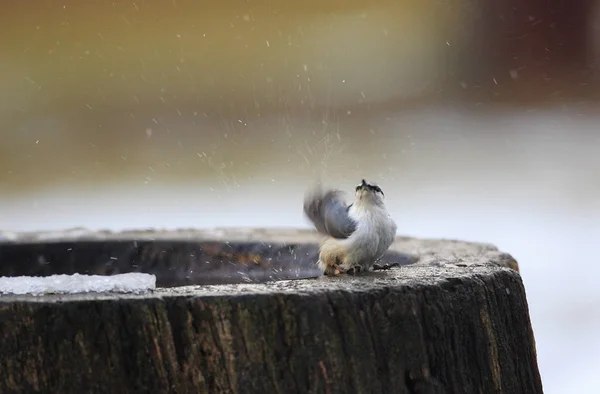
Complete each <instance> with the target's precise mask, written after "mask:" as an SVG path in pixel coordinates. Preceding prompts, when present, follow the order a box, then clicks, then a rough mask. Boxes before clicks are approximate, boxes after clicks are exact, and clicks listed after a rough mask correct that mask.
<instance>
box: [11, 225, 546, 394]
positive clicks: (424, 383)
mask: <svg viewBox="0 0 600 394" xmlns="http://www.w3.org/2000/svg"><path fill="white" fill-rule="evenodd" d="M283 233H285V232H283ZM302 234H303V235H302ZM288 236H289V237H288ZM202 237H204V238H206V234H204V235H202ZM202 237H200V236H199V238H202ZM223 237H224V238H229V239H237V238H236V235H235V234H233V233H229V237H228V235H227V234H224V235H223ZM244 237H245V239H247V240H248V239H251V238H252V237H254V239H259V238H263V239H269V240H271V241H272V240H274V239H278V240H279V241H278V242H283V243H286V242H288V241H289V239H292V238H294V237H293V236H291V233H289V232H288V233H287V235H285V234H284V235H279V236H278V235H277V232H276V231H272V232H265V233H261V235H260V236H256V233H254V234H251V233H249V234H248V235H247V236H241V238H244ZM286 237H288V238H289V239H288V238H286ZM302 237H305V238H302ZM311 237H314V235H309V234H308V233H304V232H299V233H297V234H296V238H297V241H298V242H300V241H301V239H302V240H304V241H306V240H308V239H313V240H314V238H311ZM115 238H118V236H117V235H115ZM204 238H203V239H204ZM216 238H217V237H212V239H213V240H214V239H216ZM241 238H240V239H241ZM21 240H22V239H21ZM38 241H39V240H37V241H36V242H38ZM13 242H14V243H18V242H19V241H18V240H15V241H13ZM394 249H395V251H398V252H402V253H404V254H405V255H413V256H417V259H416V260H415V261H416V262H415V263H413V264H410V265H404V266H401V267H395V268H391V269H388V270H385V271H377V272H370V273H366V274H362V275H358V276H345V277H338V278H328V277H318V278H314V279H303V280H286V281H277V282H269V283H253V284H241V283H238V284H224V285H202V286H198V285H196V286H185V287H174V288H159V289H157V290H156V291H154V292H153V293H152V294H146V295H115V294H72V295H51V296H44V297H34V296H2V297H0V336H1V338H2V341H0V355H1V356H0V392H2V393H13V392H15V393H16V392H19V393H22V392H47V393H144V392H152V393H170V392H171V393H261V394H262V393H285V394H288V393H327V394H329V393H386V394H387V393H411V394H412V393H465V394H466V393H511V394H513V393H516V394H518V393H542V384H541V380H540V375H539V371H538V367H537V360H536V352H535V342H534V337H533V332H532V328H531V324H530V319H529V311H528V306H527V301H526V294H525V289H524V286H523V283H522V281H521V277H520V276H519V274H518V272H517V271H516V270H514V269H511V268H507V266H512V267H513V268H516V262H515V261H514V259H512V258H511V257H510V256H509V255H507V254H505V253H501V252H499V251H498V250H497V249H496V248H495V247H493V246H490V245H485V244H471V243H464V242H458V241H442V240H418V239H413V238H399V239H398V241H397V243H396V245H395V246H394ZM4 263H5V261H4V260H1V261H0V264H4Z"/></svg>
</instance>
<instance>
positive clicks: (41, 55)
mask: <svg viewBox="0 0 600 394" xmlns="http://www.w3.org/2000/svg"><path fill="white" fill-rule="evenodd" d="M0 29H1V33H2V34H0V92H2V93H1V94H0V191H1V193H0V230H40V229H50V230H52V229H61V228H65V227H74V226H83V227H89V228H110V229H122V228H140V227H146V226H148V227H159V228H165V227H166V228H176V227H213V226H286V227H287V226H294V227H297V226H307V223H306V221H305V220H304V218H303V216H302V211H301V208H300V207H301V203H302V195H303V192H304V190H305V189H306V187H307V186H308V185H309V183H310V182H313V181H315V180H316V179H319V178H321V179H323V180H325V181H327V182H328V183H329V184H331V185H333V186H336V187H339V188H342V189H344V190H352V187H353V186H354V185H355V184H356V183H357V182H358V181H360V179H361V178H362V177H365V178H367V179H369V180H370V181H374V182H377V183H379V184H380V185H381V186H382V188H383V189H384V190H385V192H386V196H387V202H386V204H387V205H388V207H389V209H390V212H391V214H392V215H393V216H394V217H395V218H396V219H397V221H398V223H399V233H402V234H407V235H416V236H423V237H443V238H462V239H466V240H471V241H484V242H492V243H495V244H496V245H498V246H499V247H500V248H501V249H503V250H505V251H507V252H510V253H511V254H513V255H514V256H515V257H516V258H517V260H518V261H519V263H520V266H521V273H522V275H523V279H524V282H525V285H526V288H527V291H528V297H529V303H530V309H531V316H532V320H533V327H534V331H535V334H536V341H537V347H538V357H539V364H540V369H541V372H542V378H543V381H544V385H545V387H544V389H545V392H546V393H547V394H553V393H554V394H563V393H567V392H569V393H571V392H572V393H579V394H581V393H590V394H591V393H594V394H595V393H597V392H599V391H600V382H599V380H600V378H598V375H597V371H598V369H599V368H600V360H599V359H598V357H597V355H598V354H600V339H599V337H598V335H597V333H598V332H599V331H600V313H598V310H600V309H599V308H598V306H599V305H600V291H599V290H598V289H599V287H598V284H597V278H598V277H599V276H600V264H598V263H597V251H596V248H595V245H596V243H597V242H598V239H600V225H599V223H600V187H599V185H600V134H599V130H600V111H598V109H599V103H600V102H599V101H598V98H599V96H600V94H599V93H600V83H599V81H598V77H599V75H598V73H599V71H598V67H597V64H598V60H599V59H600V5H599V4H598V3H597V2H594V1H585V0H580V1H568V0H555V1H540V0H537V1H536V0H520V1H518V0H510V1H509V0H502V1H483V0H439V1H418V0H401V1H392V0H375V1H369V2H367V1H365V2H359V1H356V0H344V1H342V0H330V1H316V0H305V1H300V2H291V1H272V0H258V1H253V0H247V1H232V0H231V1H230V0H227V1H210V2H209V1H191V0H164V1H161V0H156V1H92V0H86V1H80V0H78V1H76V0H65V1H60V2H57V1H50V0H45V1H37V2H31V1H30V2H25V1H13V2H3V3H2V4H1V5H0ZM2 236H3V235H2V233H0V237H2Z"/></svg>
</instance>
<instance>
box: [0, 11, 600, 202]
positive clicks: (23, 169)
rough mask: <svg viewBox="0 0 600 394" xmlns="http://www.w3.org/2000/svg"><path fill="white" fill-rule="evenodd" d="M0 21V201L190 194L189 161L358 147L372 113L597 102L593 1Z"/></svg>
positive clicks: (2, 16) (251, 160)
mask: <svg viewBox="0 0 600 394" xmlns="http://www.w3.org/2000/svg"><path fill="white" fill-rule="evenodd" d="M0 7H1V8H2V11H1V12H0V23H1V24H0V26H2V33H3V34H2V35H1V38H0V43H1V44H0V48H1V49H0V56H1V58H2V61H1V62H0V71H1V72H0V75H1V77H0V89H1V91H2V92H4V94H2V95H1V96H0V100H1V102H0V103H1V105H0V163H1V166H2V169H3V171H1V172H0V188H1V189H2V190H3V191H4V193H15V192H20V191H22V190H28V189H39V188H44V187H46V186H48V185H52V184H54V183H55V182H59V181H60V182H68V183H69V184H81V185H85V184H90V183H92V184H96V183H97V182H101V181H112V180H114V179H115V177H125V176H128V175H131V176H134V177H135V176H141V175H144V176H145V175H146V173H147V170H148V168H149V167H151V168H152V169H153V170H154V173H155V178H156V177H158V178H159V179H160V180H161V181H163V182H171V181H176V180H177V181H178V180H181V179H195V177H197V176H208V175H207V174H202V172H203V171H202V168H201V167H202V166H199V164H198V160H197V159H198V158H197V157H194V156H195V155H196V154H197V153H200V154H203V153H201V152H204V154H207V155H209V156H215V157H216V156H218V158H217V159H215V160H216V161H218V162H220V163H221V162H222V163H227V164H228V165H230V166H237V168H236V170H235V172H236V173H238V174H239V173H240V171H241V172H244V171H248V172H253V171H256V170H258V167H257V166H259V162H260V159H259V158H258V157H257V156H262V155H264V154H265V149H266V148H268V147H269V143H270V142H271V140H272V139H273V138H276V137H280V136H281V135H282V133H285V132H286V131H287V133H288V134H296V132H294V130H293V129H294V127H298V128H300V126H298V125H300V124H302V125H305V126H306V127H307V128H308V129H312V130H313V131H315V130H319V129H321V130H323V129H324V128H328V130H332V129H335V128H338V126H339V125H340V124H342V125H343V126H344V127H343V130H342V131H341V132H342V133H344V134H345V136H346V137H348V142H349V143H350V144H354V142H353V141H361V137H360V136H361V135H364V134H365V133H368V132H369V130H370V129H373V128H374V127H373V125H372V124H369V123H371V120H370V118H372V117H378V116H379V115H380V114H381V113H382V111H389V110H392V111H403V110H407V109H408V110H410V109H411V108H415V107H423V106H426V105H430V104H431V103H435V102H439V101H442V100H444V101H447V102H448V101H449V102H453V103H456V102H458V101H459V100H461V101H466V102H468V103H478V104H479V105H481V104H482V103H502V104H505V105H506V104H508V105H517V106H519V105H521V104H523V103H524V102H528V103H548V102H556V101H563V100H565V99H568V100H578V101H589V100H595V99H596V98H597V96H598V89H597V88H596V79H597V71H596V67H595V64H596V60H597V50H596V49H597V47H598V45H596V43H597V40H598V39H597V36H598V25H597V24H598V18H597V17H596V15H598V11H597V7H596V6H595V3H594V2H592V1H577V2H571V1H567V0H562V1H553V2H547V1H534V0H527V1H495V2H491V1H489V2H486V1H476V0H441V1H416V0H414V1H408V0H404V1H391V0H389V1H388V0H378V1H374V2H359V1H354V0H352V1H341V0H340V1H327V2H323V1H316V0H307V1H303V2H292V1H283V2H282V1H269V0H259V1H223V2H207V1H200V2H197V1H186V0H168V1H166V0H165V1H112V2H109V1H100V2H99V1H76V0H71V1H61V2H56V1H43V2H6V3H4V4H3V5H1V6H0ZM350 115H352V120H351V121H350V122H349V123H351V125H350V126H348V125H347V124H344V122H346V123H348V118H349V116H350ZM357 122H358V123H360V127H357V126H356V124H357ZM481 132H485V130H481ZM326 134H327V133H326ZM322 137H323V136H322V135H320V136H316V137H314V138H315V139H314V141H313V142H318V141H319V140H320V139H321V138H322ZM350 137H352V138H350ZM290 138H291V137H290ZM298 138H300V139H301V140H310V139H311V138H312V137H311V136H306V135H301V136H298ZM227 139H229V140H227ZM276 139H277V138H276ZM288 143H290V141H283V142H281V146H279V144H278V143H277V142H276V144H278V149H281V147H282V146H284V145H286V144H288ZM291 143H292V144H293V145H297V143H298V141H297V140H295V139H293V138H292V141H291ZM361 143H362V142H359V144H361ZM248 144H250V145H248ZM250 146H252V148H250ZM242 147H246V148H248V149H244V148H242ZM234 158H235V160H234ZM230 162H231V163H230ZM242 163H248V164H247V165H243V164H242ZM156 172H159V174H156ZM204 172H206V171H204ZM159 175H160V176H159Z"/></svg>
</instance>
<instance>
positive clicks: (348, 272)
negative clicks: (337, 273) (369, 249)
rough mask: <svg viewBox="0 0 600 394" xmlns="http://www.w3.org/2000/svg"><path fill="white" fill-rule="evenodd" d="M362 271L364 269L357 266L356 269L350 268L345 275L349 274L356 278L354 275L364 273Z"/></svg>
mask: <svg viewBox="0 0 600 394" xmlns="http://www.w3.org/2000/svg"><path fill="white" fill-rule="evenodd" d="M362 270H363V269H362V267H361V266H360V265H355V266H354V267H352V268H349V269H347V270H346V271H344V273H345V274H348V275H353V276H354V275H356V274H359V273H360V272H362Z"/></svg>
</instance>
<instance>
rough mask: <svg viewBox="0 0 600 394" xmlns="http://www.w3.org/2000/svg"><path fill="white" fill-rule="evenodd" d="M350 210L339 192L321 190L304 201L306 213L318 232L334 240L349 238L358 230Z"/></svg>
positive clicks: (314, 192)
mask: <svg viewBox="0 0 600 394" xmlns="http://www.w3.org/2000/svg"><path fill="white" fill-rule="evenodd" d="M349 208H350V207H349V206H347V205H346V203H345V202H344V200H343V197H342V193H341V192H339V191H337V190H329V191H327V192H323V191H322V190H321V189H320V188H319V189H316V190H313V191H312V193H310V194H309V195H307V197H306V198H305V199H304V213H305V214H306V216H307V217H308V218H309V219H310V221H311V222H312V223H313V224H314V226H315V228H316V229H317V231H319V232H320V233H322V234H325V235H329V236H331V237H333V238H348V237H349V236H350V235H352V233H353V232H354V231H355V230H356V222H355V221H354V220H352V219H351V218H350V216H349V215H348V209H349Z"/></svg>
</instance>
